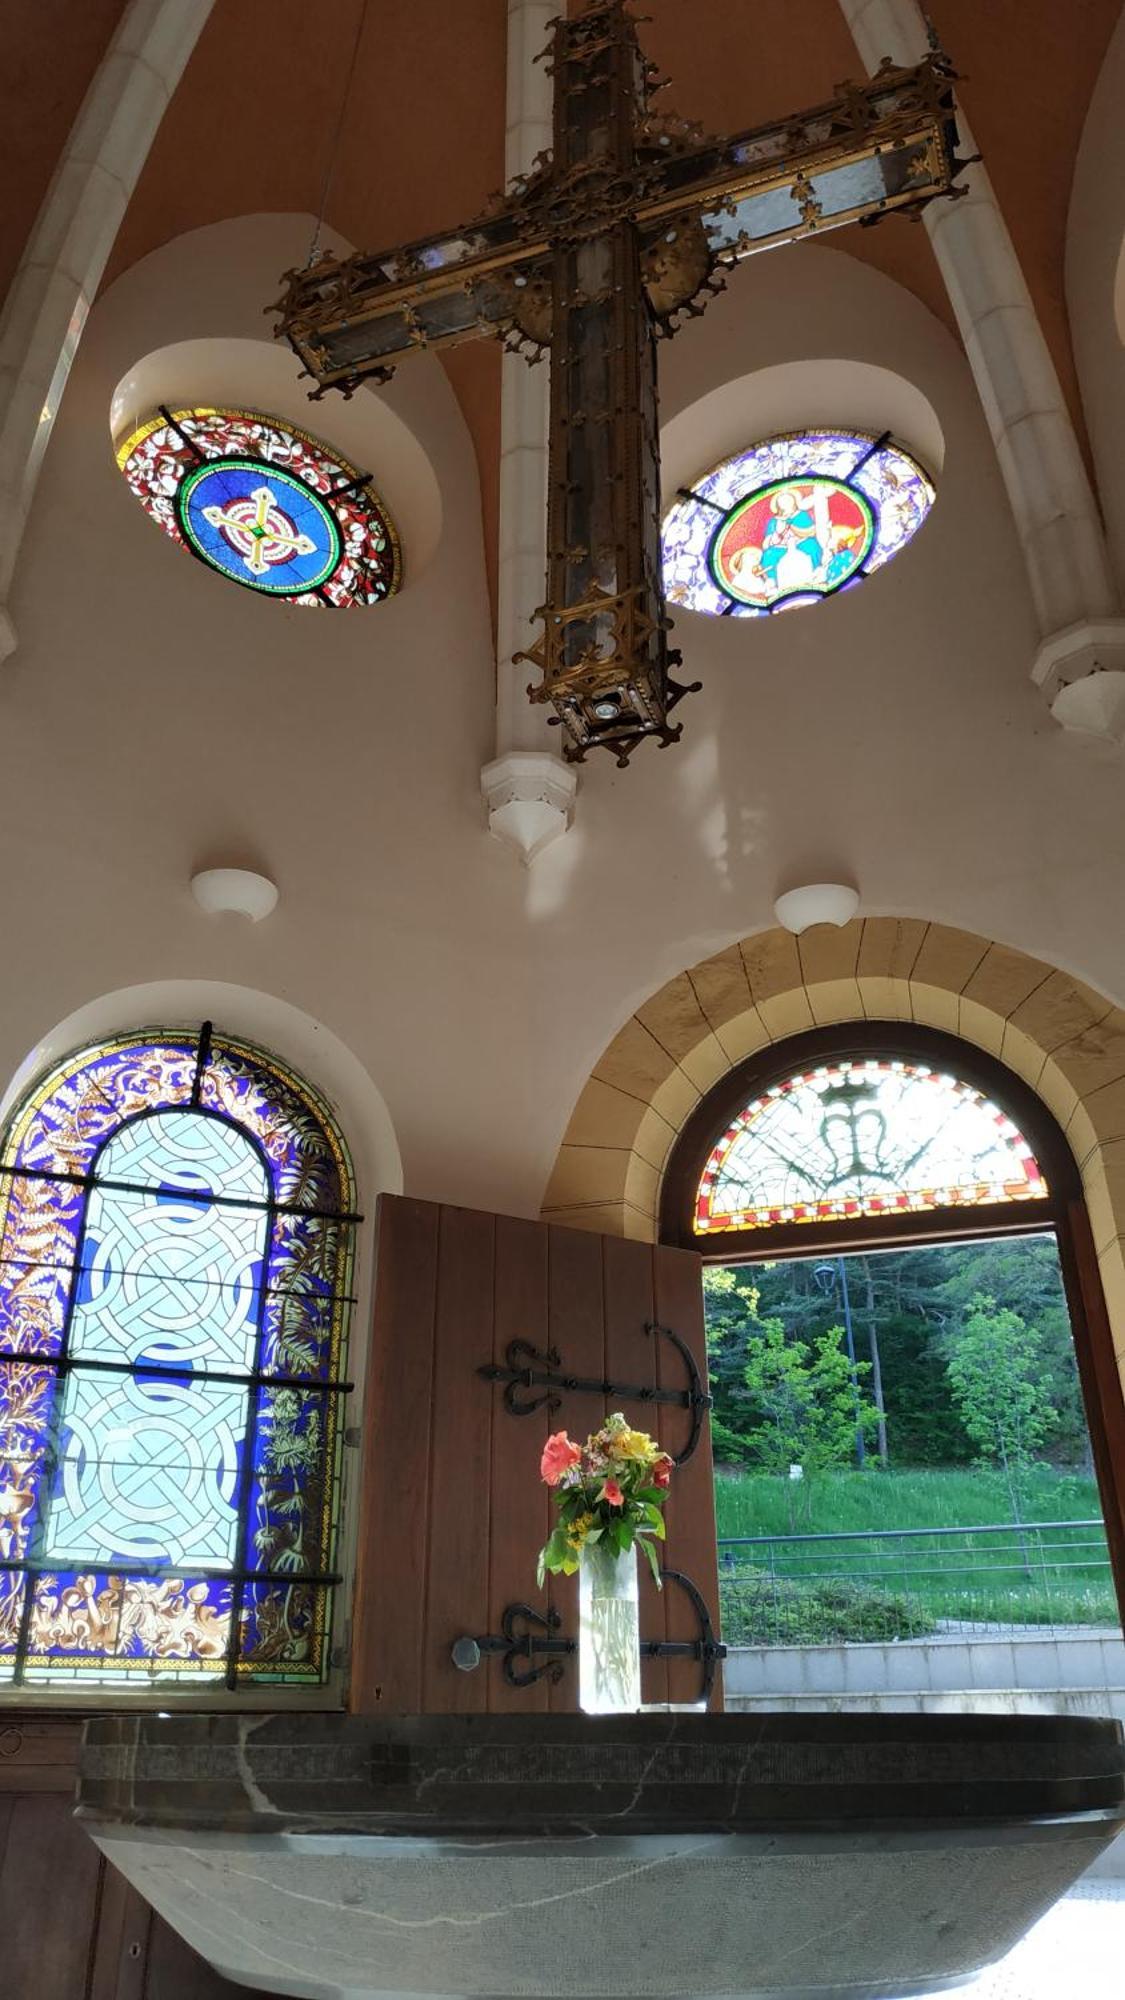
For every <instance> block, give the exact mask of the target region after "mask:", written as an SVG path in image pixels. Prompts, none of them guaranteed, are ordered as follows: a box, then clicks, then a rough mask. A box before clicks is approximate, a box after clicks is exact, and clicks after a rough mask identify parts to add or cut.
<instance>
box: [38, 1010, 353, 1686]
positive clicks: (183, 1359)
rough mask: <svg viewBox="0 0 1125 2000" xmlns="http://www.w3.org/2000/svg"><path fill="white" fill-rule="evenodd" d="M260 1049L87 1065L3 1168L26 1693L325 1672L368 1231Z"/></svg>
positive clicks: (228, 1048) (212, 1040)
mask: <svg viewBox="0 0 1125 2000" xmlns="http://www.w3.org/2000/svg"><path fill="white" fill-rule="evenodd" d="M355 1220H356V1218H355V1216H354V1214H353V1191H352V1176H351V1169H350V1167H349V1164H348V1160H347V1156H346V1153H345V1151H344V1147H343V1143H342V1141H341V1139H340V1137H339V1135H338V1133H337V1132H336V1129H335V1126H334V1124H333V1122H332V1120H331V1117H330V1115H329V1113H328V1111H327V1109H326V1107H325V1106H324V1105H323V1104H322V1103H320V1101H319V1100H318V1099H317V1097H316V1096H315V1094H314V1093H313V1092H312V1091H311V1090H310V1088H309V1086H308V1085H307V1084H304V1083H302V1082H300V1081H299V1080H298V1079H297V1078H296V1077H294V1076H292V1075H290V1074H289V1073H288V1072H287V1071H285V1070H284V1069H282V1068H281V1066H280V1065H279V1064H278V1063H277V1062H275V1060H274V1059H273V1058H272V1057H270V1056H266V1055H265V1054H263V1052H262V1051H260V1050H258V1049H255V1048H253V1047H251V1046H250V1045H248V1044H244V1043H239V1042H234V1041H228V1040H226V1039H225V1038H218V1037H212V1035H211V1032H210V1029H209V1027H208V1028H205V1029H204V1030H203V1032H202V1034H201V1035H200V1036H199V1037H198V1038H191V1037H189V1036H186V1035H184V1036H180V1035H156V1034H140V1035H130V1036H126V1037H124V1038H122V1039H121V1040H119V1041H116V1042H113V1043H110V1044H106V1045H103V1046H100V1047H98V1048H94V1049H87V1050H84V1051H83V1052H81V1053H80V1054H78V1055H76V1056H74V1057H72V1058H71V1059H70V1060H69V1061H68V1062H66V1063H64V1064H63V1065H62V1066H61V1067H60V1068H59V1069H57V1070H56V1071H54V1072H53V1073H52V1074H51V1075H50V1076H49V1077H48V1078H47V1079H46V1080H45V1081H44V1082H43V1083H41V1084H40V1085H39V1086H38V1087H37V1088H36V1089H35V1090H34V1091H33V1092H32V1093H31V1095H30V1096H29V1097H28V1098H27V1099H26V1100H25V1101H24V1103H23V1105H22V1106H21V1107H20V1109H19V1110H18V1111H17V1112H16V1114H15V1116H14V1117H13V1119H12V1120H11V1122H10V1124H9V1127H8V1130H7V1133H6V1136H5V1142H4V1146H3V1157H2V1160H0V1682H4V1681H7V1682H8V1683H12V1682H16V1683H20V1682H22V1683H24V1684H29V1683H36V1682H45V1681H46V1682H59V1681H70V1682H72V1683H73V1682H75V1681H87V1680H96V1681H99V1682H104V1681H111V1682H112V1681H116V1682H118V1683H122V1684H132V1683H136V1682H138V1681H139V1682H141V1683H151V1682H161V1683H166V1682H181V1683H187V1684H194V1685H198V1684H200V1683H201V1682H202V1683H206V1684H210V1685H215V1684H218V1685H220V1686H222V1685H224V1684H225V1685H226V1686H228V1687H230V1688H237V1687H239V1686H241V1685H243V1684H245V1683H246V1682H256V1681H263V1680H265V1681H283V1682H286V1681H291V1682H295V1683H309V1682H313V1683H316V1682H319V1681H322V1680H323V1679H324V1678H325V1675H326V1671H327V1665H328V1649H329V1637H330V1629H331V1602H332V1588H333V1585H334V1583H335V1582H336V1581H337V1579H336V1577H335V1575H334V1573H333V1568H332V1563H333V1540H334V1534H335V1494H336V1486H337V1478H338V1444H339V1436H340V1423H339V1404H340V1397H341V1394H342V1391H343V1388H344V1386H345V1385H344V1384H343V1382H342V1372H343V1363H344V1342H345V1333H346V1319H347V1303H348V1290H349V1273H350V1268H351V1241H352V1233H353V1226H354V1223H355Z"/></svg>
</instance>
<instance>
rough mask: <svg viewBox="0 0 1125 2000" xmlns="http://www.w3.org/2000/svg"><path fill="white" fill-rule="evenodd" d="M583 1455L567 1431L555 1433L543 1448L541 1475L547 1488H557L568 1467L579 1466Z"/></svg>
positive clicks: (540, 1465)
mask: <svg viewBox="0 0 1125 2000" xmlns="http://www.w3.org/2000/svg"><path fill="white" fill-rule="evenodd" d="M581 1456H582V1453H581V1451H580V1449H579V1447H578V1446H577V1445H576V1444H572V1443H571V1441H570V1439H569V1438H568V1437H567V1434H566V1432H565V1431H555V1432H554V1434H553V1435H552V1436H551V1437H549V1438H548V1439H547V1442H546V1444H545V1445H544V1446H543V1456H542V1458H541V1459H540V1461H539V1475H540V1478H541V1479H542V1480H543V1482H544V1484H545V1485H547V1486H557V1485H558V1483H559V1480H560V1479H561V1478H562V1475H563V1473H564V1472H565V1471H566V1470H567V1468H568V1466H571V1465H577V1464H578V1461H579V1459H580V1458H581Z"/></svg>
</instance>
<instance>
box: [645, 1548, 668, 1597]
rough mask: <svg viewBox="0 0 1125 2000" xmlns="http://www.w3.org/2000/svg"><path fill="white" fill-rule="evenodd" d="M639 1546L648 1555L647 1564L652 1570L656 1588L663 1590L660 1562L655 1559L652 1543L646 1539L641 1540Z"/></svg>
mask: <svg viewBox="0 0 1125 2000" xmlns="http://www.w3.org/2000/svg"><path fill="white" fill-rule="evenodd" d="M640 1546H641V1548H642V1549H643V1550H644V1552H645V1554H646V1556H647V1557H648V1566H649V1568H650V1570H651V1571H652V1578H653V1582H654V1583H655V1585H656V1588H657V1590H663V1588H664V1580H663V1578H662V1577H661V1574H660V1564H659V1563H658V1562H657V1560H656V1550H655V1549H654V1548H653V1546H652V1543H651V1542H648V1541H642V1542H641V1543H640Z"/></svg>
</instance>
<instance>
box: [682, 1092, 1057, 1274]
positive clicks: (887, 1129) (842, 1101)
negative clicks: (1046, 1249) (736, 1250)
mask: <svg viewBox="0 0 1125 2000" xmlns="http://www.w3.org/2000/svg"><path fill="white" fill-rule="evenodd" d="M1046 1195H1047V1183H1046V1180H1045V1179H1044V1176H1043V1173H1042V1170H1041V1168H1040V1166H1039V1163H1038V1161H1037V1160H1036V1157H1035V1155H1034V1153H1033V1152H1032V1149H1031V1147H1030V1145H1029V1144H1028V1142H1027V1140H1026V1139H1025V1138H1024V1136H1023V1134H1022V1132H1020V1130H1019V1128H1018V1127H1017V1126H1016V1125H1014V1124H1013V1123H1012V1120H1011V1119H1010V1118H1009V1117H1008V1115H1007V1113H1006V1112H1004V1111H1002V1110H1001V1108H1000V1106H999V1105H998V1104H994V1103H993V1102H992V1101H991V1099H990V1098H988V1097H986V1096H985V1095H984V1093H983V1092H982V1091H980V1090H977V1089H976V1088H975V1087H974V1086H973V1085H972V1084H969V1083H965V1082H964V1081H963V1080H962V1079H961V1078H959V1077H956V1076H950V1075H947V1074H946V1073H945V1072H944V1071H940V1070H934V1069H930V1068H928V1067H927V1066H926V1065H925V1064H924V1063H908V1062H900V1061H891V1060H883V1061H880V1060H875V1059H871V1058H867V1057H864V1058H862V1059H856V1060H855V1061H841V1062H837V1063H828V1064H825V1065H824V1066H823V1067H821V1068H818V1069H812V1070H805V1071H801V1072H799V1073H798V1074H797V1075H794V1076H790V1077H787V1078H786V1079H785V1080H784V1082H782V1083H778V1084H775V1085H774V1086H773V1087H772V1088H771V1089H770V1090H768V1091H766V1092H765V1094H764V1095H763V1096H761V1097H759V1098H756V1099H755V1100H754V1102H753V1103H751V1104H748V1105H747V1106H746V1107H745V1109H744V1110H742V1111H740V1112H739V1114H738V1116H737V1118H736V1119H735V1120H734V1122H733V1123H732V1124H731V1125H730V1126H728V1128H727V1130H726V1131H725V1132H724V1134H723V1136H722V1138H721V1139H720V1140H719V1142H718V1144H717V1145H716V1146H715V1147H714V1148H713V1149H712V1152H711V1156H710V1158H709V1159H708V1161H707V1165H706V1166H705V1167H704V1169H703V1174H702V1177H701V1179H700V1183H699V1191H698V1195H697V1197H696V1204H695V1218H694V1228H695V1231H696V1234H697V1235H701V1236H703V1235H713V1234H716V1233H717V1232H718V1231H720V1230H726V1229H764V1228H768V1227H769V1226H770V1225H771V1224H777V1223H792V1222H828V1221H832V1220H835V1219H836V1218H837V1217H839V1216H863V1215H895V1214H903V1213H912V1212H913V1213H917V1212H919V1211H920V1210H925V1209H934V1208H960V1207H972V1208H976V1207H981V1206H983V1205H984V1204H986V1203H990V1202H1007V1201H1034V1200H1042V1199H1045V1198H1046Z"/></svg>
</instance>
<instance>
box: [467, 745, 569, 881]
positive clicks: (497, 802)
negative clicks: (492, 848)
mask: <svg viewBox="0 0 1125 2000" xmlns="http://www.w3.org/2000/svg"><path fill="white" fill-rule="evenodd" d="M480 788H481V793H482V795H483V798H484V801H485V804H486V805H487V807H488V830H489V832H490V833H492V834H494V835H495V837H496V839H497V840H502V841H504V843H505V844H506V845H507V846H508V847H511V848H514V849H515V851H516V853H517V854H518V855H519V857H520V860H521V861H522V862H523V864H524V866H525V867H528V866H530V864H531V862H532V861H534V860H535V858H536V856H537V855H539V854H542V853H543V851H544V849H545V848H548V847H550V846H552V845H553V843H554V842H555V841H556V840H559V839H560V838H561V837H562V835H563V834H564V833H565V832H566V830H567V828H568V826H569V825H570V821H571V815H572V813H573V811H574V799H575V794H576V792H577V790H578V774H577V772H576V771H575V770H574V768H573V766H572V765H570V764H564V762H563V760H562V758H561V757H555V756H553V755H552V754H551V752H550V751H546V750H509V751H507V752H506V754H505V755H504V756H503V757H497V758H496V759H495V760H494V762H493V763H491V764H486V765H485V767H484V769H483V771H482V772H481V774H480Z"/></svg>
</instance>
